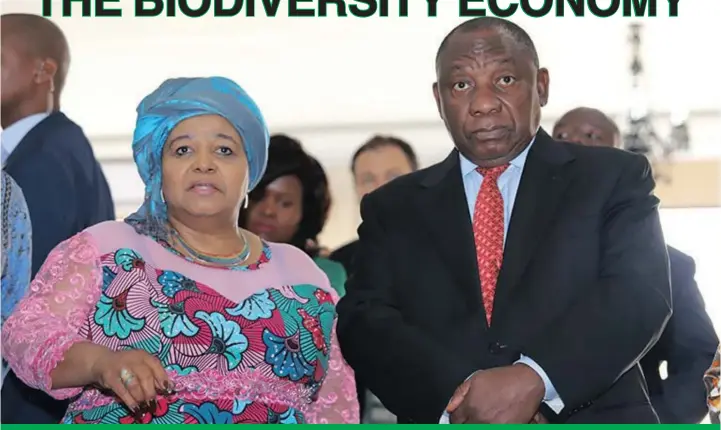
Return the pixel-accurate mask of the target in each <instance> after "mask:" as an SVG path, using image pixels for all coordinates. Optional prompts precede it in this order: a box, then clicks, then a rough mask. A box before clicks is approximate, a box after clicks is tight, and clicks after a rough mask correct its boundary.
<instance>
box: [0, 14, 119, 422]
mask: <svg viewBox="0 0 721 430" xmlns="http://www.w3.org/2000/svg"><path fill="white" fill-rule="evenodd" d="M0 20H1V21H0V24H1V26H2V92H1V96H2V113H1V120H2V127H3V132H2V155H3V157H2V158H3V164H4V168H5V170H6V171H7V172H8V173H9V174H10V175H11V176H12V177H13V178H14V179H15V181H16V182H17V183H18V185H19V186H20V188H21V189H22V190H23V193H24V194H25V198H26V200H27V205H28V210H29V212H30V219H31V222H32V226H33V243H32V252H33V256H32V274H33V276H35V274H36V273H37V271H38V270H39V269H40V266H41V265H42V264H43V262H44V261H45V258H46V257H47V255H48V254H49V253H50V251H51V250H52V249H53V248H54V247H55V246H56V245H58V244H59V243H60V242H62V241H63V240H65V239H68V238H69V237H71V236H73V235H75V234H76V233H78V232H80V231H82V230H84V229H86V228H87V227H90V226H92V225H94V224H97V223H99V222H102V221H107V220H111V219H114V218H115V213H114V207H113V200H112V197H111V195H110V189H109V187H108V183H107V181H106V179H105V176H104V175H103V172H102V170H101V168H100V165H99V164H98V162H97V160H96V159H95V156H94V154H93V150H92V148H91V146H90V142H88V139H87V138H86V137H85V135H84V134H83V131H82V129H81V128H80V127H78V125H77V124H75V123H74V122H72V121H71V120H70V119H68V118H67V117H66V116H65V115H64V114H63V113H61V112H60V111H59V109H60V95H61V92H62V89H63V86H64V84H65V79H66V74H67V70H68V64H69V53H68V45H67V41H66V40H65V36H64V35H63V33H62V31H61V30H60V29H59V28H58V27H57V26H56V25H55V24H53V23H52V22H51V21H49V20H47V19H45V18H42V17H39V16H35V15H26V14H7V15H3V16H2V18H0ZM66 408H67V402H57V401H54V400H52V399H51V398H50V397H48V396H47V395H45V394H43V393H41V392H40V391H36V390H32V389H30V388H28V387H27V386H25V385H24V384H22V382H20V381H19V380H18V379H17V378H16V377H15V376H14V375H9V376H8V378H7V379H6V380H5V381H4V383H3V391H2V422H3V423H4V424H11V423H22V424H25V423H28V424H29V423H37V424H41V423H57V422H58V420H60V419H61V418H62V416H63V414H64V413H65V410H66Z"/></svg>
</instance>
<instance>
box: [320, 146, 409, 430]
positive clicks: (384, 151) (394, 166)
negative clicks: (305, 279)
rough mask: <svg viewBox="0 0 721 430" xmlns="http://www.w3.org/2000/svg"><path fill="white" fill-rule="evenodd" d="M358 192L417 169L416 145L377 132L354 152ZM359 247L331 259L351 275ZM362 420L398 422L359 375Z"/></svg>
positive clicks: (348, 247)
mask: <svg viewBox="0 0 721 430" xmlns="http://www.w3.org/2000/svg"><path fill="white" fill-rule="evenodd" d="M350 170H351V173H352V174H353V182H354V184H355V191H356V195H357V196H358V200H359V201H360V200H361V199H362V198H363V196H365V195H366V194H368V193H371V192H373V191H375V190H376V189H378V188H380V187H381V186H383V185H385V184H386V183H388V182H390V181H392V180H393V179H395V178H397V177H399V176H402V175H405V174H408V173H411V172H414V171H416V170H418V158H417V157H416V153H415V151H413V147H411V145H409V144H408V143H407V142H406V141H404V140H401V139H399V138H397V137H394V136H383V135H376V136H373V137H372V138H370V139H369V140H368V141H367V142H365V143H364V144H363V145H361V146H360V147H359V148H358V149H357V150H356V151H355V153H354V154H353V158H351V165H350ZM357 250H358V240H357V239H356V240H354V241H352V242H350V243H348V244H346V245H343V246H342V247H340V248H338V249H337V250H335V251H333V253H331V254H330V259H331V260H334V261H338V262H339V263H341V264H342V265H343V267H344V268H345V270H346V272H348V274H349V275H352V273H353V261H354V259H355V254H356V252H357ZM356 386H357V387H358V400H359V402H360V407H361V419H362V421H363V422H364V423H371V424H374V423H395V422H396V421H397V420H396V417H395V415H393V414H392V413H391V412H390V411H388V410H387V409H386V408H385V407H383V404H382V403H381V401H380V400H378V398H377V397H376V396H374V395H373V394H372V393H370V392H369V391H368V390H366V389H365V387H364V385H363V383H362V382H361V381H358V379H357V377H356Z"/></svg>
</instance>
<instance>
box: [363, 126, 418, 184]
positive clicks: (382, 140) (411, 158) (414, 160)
mask: <svg viewBox="0 0 721 430" xmlns="http://www.w3.org/2000/svg"><path fill="white" fill-rule="evenodd" d="M386 146H395V147H396V148H398V149H400V150H401V151H403V153H404V154H405V156H406V158H407V159H408V164H410V165H411V169H413V170H414V171H415V170H418V157H417V156H416V153H415V151H413V148H412V147H411V145H409V144H408V142H406V141H405V140H402V139H399V138H397V137H393V136H382V135H376V136H373V137H371V138H370V140H368V141H367V142H366V143H364V144H363V145H361V146H360V147H359V148H358V149H356V151H355V153H354V154H353V158H351V163H350V170H351V172H353V173H354V174H355V162H356V160H358V157H360V155H361V154H363V153H364V152H367V151H372V150H374V149H378V148H383V147H386Z"/></svg>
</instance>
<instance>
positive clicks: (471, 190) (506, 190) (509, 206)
mask: <svg viewBox="0 0 721 430" xmlns="http://www.w3.org/2000/svg"><path fill="white" fill-rule="evenodd" d="M534 141H535V138H534V140H532V141H531V143H530V144H529V145H528V146H527V147H526V149H525V150H524V151H523V152H521V153H520V154H519V155H518V156H517V157H516V158H514V159H513V160H511V162H510V166H509V167H508V169H506V171H505V172H503V174H502V175H501V176H500V177H499V178H498V188H499V189H500V191H501V196H502V197H503V222H504V235H503V243H504V245H505V243H506V237H507V236H508V226H509V224H510V220H511V213H513V204H514V203H515V201H516V194H517V193H518V187H519V185H520V184H521V174H522V173H523V167H524V166H525V164H526V158H527V157H528V151H530V149H531V146H533V142H534ZM458 156H459V157H460V162H461V175H462V177H463V188H464V189H465V193H466V201H467V202H468V213H469V215H470V217H471V220H472V219H473V212H474V211H475V208H476V199H477V198H478V192H479V191H480V190H481V184H482V183H483V175H481V174H480V173H478V171H477V170H476V169H477V166H476V165H475V164H473V163H472V162H471V161H470V160H468V159H467V158H466V157H464V156H463V155H461V153H460V152H459V153H458ZM516 363H523V364H525V365H527V366H528V367H530V368H531V369H533V370H534V371H535V372H536V373H538V376H540V377H541V379H542V380H543V384H544V385H545V387H546V393H545V395H544V397H543V401H544V403H546V404H547V405H548V407H550V408H551V410H553V411H554V412H556V413H559V412H561V410H562V409H563V407H564V404H563V401H562V400H561V398H560V397H559V396H558V392H557V391H556V388H555V387H554V386H553V383H551V380H550V379H549V378H548V375H546V372H544V371H543V369H542V368H541V366H539V365H538V364H537V363H536V362H535V361H533V359H531V358H530V357H527V356H525V355H521V358H520V359H519V360H518V361H517V362H516ZM471 376H473V375H471ZM471 376H469V378H470V377H471ZM440 423H441V424H449V417H448V413H447V412H444V413H443V416H442V417H441V421H440Z"/></svg>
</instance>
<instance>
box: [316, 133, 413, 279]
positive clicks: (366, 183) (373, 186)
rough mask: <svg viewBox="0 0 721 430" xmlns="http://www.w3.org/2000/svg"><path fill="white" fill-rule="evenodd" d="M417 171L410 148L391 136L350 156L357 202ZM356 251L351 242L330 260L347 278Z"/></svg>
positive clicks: (375, 139)
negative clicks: (345, 273) (342, 268)
mask: <svg viewBox="0 0 721 430" xmlns="http://www.w3.org/2000/svg"><path fill="white" fill-rule="evenodd" d="M417 169H418V158H417V157H416V153H415V152H414V151H413V148H412V147H411V145H409V144H408V143H407V142H405V141H403V140H401V139H399V138H397V137H393V136H380V135H378V136H373V137H372V138H371V139H370V140H368V141H367V142H366V143H364V144H363V145H361V146H360V147H359V148H358V149H357V150H356V151H355V153H354V154H353V158H352V159H351V166H350V170H351V173H352V174H353V183H354V184H355V191H356V195H357V196H358V199H359V200H360V199H362V198H363V196H365V195H366V194H368V193H371V192H373V191H375V190H377V189H378V188H380V187H381V186H383V185H385V184H387V183H388V182H390V181H392V180H393V179H395V178H397V177H399V176H402V175H405V174H408V173H411V172H414V171H416V170H417ZM357 248H358V241H357V240H354V241H352V242H350V243H348V244H346V245H343V246H342V247H340V248H338V249H337V250H335V251H334V252H333V253H332V254H331V256H330V258H331V259H332V260H335V261H338V262H339V263H341V264H343V266H344V267H345V269H346V272H347V273H348V275H349V276H350V274H351V272H352V269H353V260H354V258H355V253H356V250H357Z"/></svg>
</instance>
